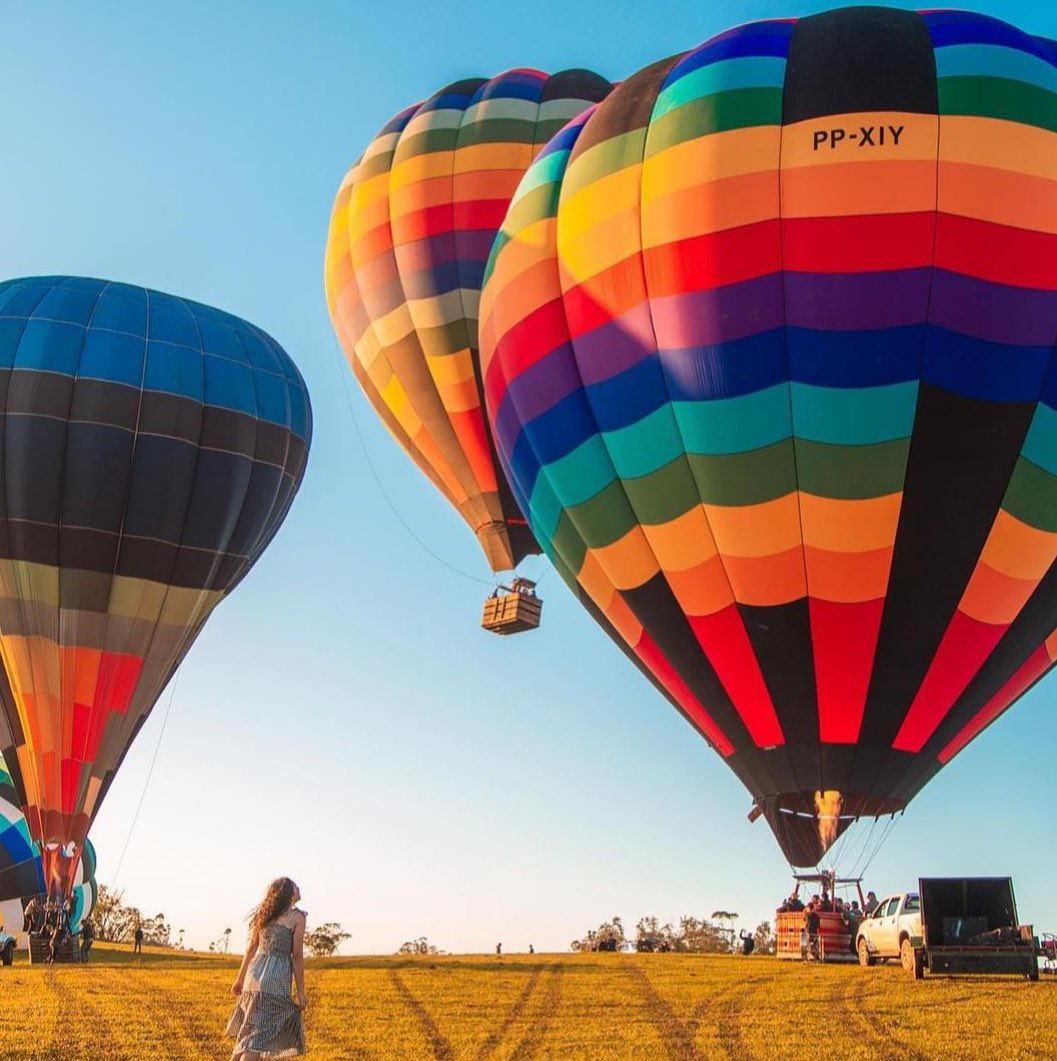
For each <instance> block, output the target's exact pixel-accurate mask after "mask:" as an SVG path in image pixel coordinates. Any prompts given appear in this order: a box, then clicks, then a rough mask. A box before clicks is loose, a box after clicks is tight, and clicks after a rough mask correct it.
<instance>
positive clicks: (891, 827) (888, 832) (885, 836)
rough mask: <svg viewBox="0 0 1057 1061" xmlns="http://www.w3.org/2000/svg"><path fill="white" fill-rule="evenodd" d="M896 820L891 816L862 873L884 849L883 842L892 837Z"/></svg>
mask: <svg viewBox="0 0 1057 1061" xmlns="http://www.w3.org/2000/svg"><path fill="white" fill-rule="evenodd" d="M896 820H897V819H896V816H895V815H894V814H893V815H892V818H891V820H890V821H889V822H888V824H887V825H886V826H885V828H884V833H883V834H882V836H881V839H880V840H878V841H877V846H876V847H875V848H874V850H873V854H871V855H870V857H869V858H868V859H867V860H866V864H865V865H864V866H863V868H862V871H863V873H865V872H866V871H867V869H869V867H870V863H871V862H873V860H874V859H875V858H876V857H877V855H878V854H879V853H880V850H881V848H882V847H884V845H885V841H886V840H887V839H888V838H889V837H890V836H891V835H892V831H893V830H894V829H895V827H896Z"/></svg>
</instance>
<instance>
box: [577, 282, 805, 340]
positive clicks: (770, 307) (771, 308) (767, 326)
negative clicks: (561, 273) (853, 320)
mask: <svg viewBox="0 0 1057 1061" xmlns="http://www.w3.org/2000/svg"><path fill="white" fill-rule="evenodd" d="M650 308H651V310H652V314H653V324H654V330H655V332H656V336H657V343H658V345H660V346H663V347H666V348H669V349H677V348H682V347H693V346H705V345H708V344H712V343H724V342H730V341H731V340H732V339H744V338H745V337H746V336H749V335H756V334H757V333H759V332H766V331H770V330H771V329H772V328H779V327H781V326H782V325H783V324H784V323H785V321H784V319H783V313H782V274H781V273H771V274H770V275H768V276H758V277H754V278H753V279H752V280H745V281H742V282H741V283H740V284H731V285H729V286H728V287H719V288H713V289H712V290H709V291H691V292H689V293H687V294H682V295H670V296H667V297H665V298H655V299H652V300H651V302H650ZM577 342H578V343H579V339H578V340H577Z"/></svg>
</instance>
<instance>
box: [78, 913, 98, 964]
mask: <svg viewBox="0 0 1057 1061" xmlns="http://www.w3.org/2000/svg"><path fill="white" fill-rule="evenodd" d="M94 942H95V926H94V925H93V924H92V921H91V918H89V919H88V920H87V921H85V922H84V924H83V925H81V961H82V962H86V961H88V952H89V951H90V950H91V949H92V944H93V943H94Z"/></svg>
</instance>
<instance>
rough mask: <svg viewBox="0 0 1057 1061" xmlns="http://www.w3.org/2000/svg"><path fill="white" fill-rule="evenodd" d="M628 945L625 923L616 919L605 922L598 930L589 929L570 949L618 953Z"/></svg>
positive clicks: (574, 941)
mask: <svg viewBox="0 0 1057 1061" xmlns="http://www.w3.org/2000/svg"><path fill="white" fill-rule="evenodd" d="M626 944H627V938H626V936H625V935H624V923H623V922H622V921H621V920H620V918H619V917H614V918H612V919H611V920H609V921H603V922H602V924H600V925H599V926H598V928H593V929H589V930H588V931H587V932H586V933H585V935H584V936H583V938H581V939H578V940H573V942H572V943H571V944H570V945H569V947H570V949H571V950H574V951H616V950H623V949H624V947H625V946H626Z"/></svg>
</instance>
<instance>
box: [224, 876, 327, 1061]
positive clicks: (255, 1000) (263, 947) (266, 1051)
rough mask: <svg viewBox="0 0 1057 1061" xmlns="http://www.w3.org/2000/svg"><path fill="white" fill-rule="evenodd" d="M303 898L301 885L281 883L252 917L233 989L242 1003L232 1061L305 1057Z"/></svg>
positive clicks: (234, 1018)
mask: <svg viewBox="0 0 1057 1061" xmlns="http://www.w3.org/2000/svg"><path fill="white" fill-rule="evenodd" d="M300 898H301V891H300V889H299V888H298V887H297V885H296V884H294V882H293V881H292V880H290V878H289V877H279V878H278V879H277V880H273V881H272V883H271V884H269V885H268V890H267V891H266V892H265V893H264V898H263V899H262V900H261V903H260V905H259V906H258V907H257V908H256V909H255V910H254V911H253V913H252V914H251V915H250V935H249V940H248V941H247V944H246V956H245V957H244V958H243V959H242V965H241V967H240V968H239V975H238V976H237V977H236V979H235V982H234V983H233V984H232V985H231V993H232V994H233V995H235V996H236V997H237V998H238V1000H239V1001H238V1003H237V1004H236V1006H235V1012H234V1013H232V1014H231V1019H230V1020H229V1021H228V1026H227V1034H228V1035H230V1036H231V1037H232V1038H233V1039H234V1040H235V1049H234V1050H233V1051H232V1054H231V1061H258V1059H259V1058H262V1057H266V1058H272V1057H299V1056H300V1055H301V1054H303V1053H304V1052H305V1029H304V1024H303V1022H302V1019H301V1011H302V1010H303V1009H304V1008H305V1006H307V1005H308V998H307V996H306V995H305V950H304V941H305V914H304V911H303V910H299V909H298V908H297V907H296V906H294V903H296V902H297V900H298V899H300ZM291 979H292V980H293V982H294V984H295V985H296V988H297V1001H296V1002H295V1001H294V999H293V997H292V996H291V992H290V981H291Z"/></svg>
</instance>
